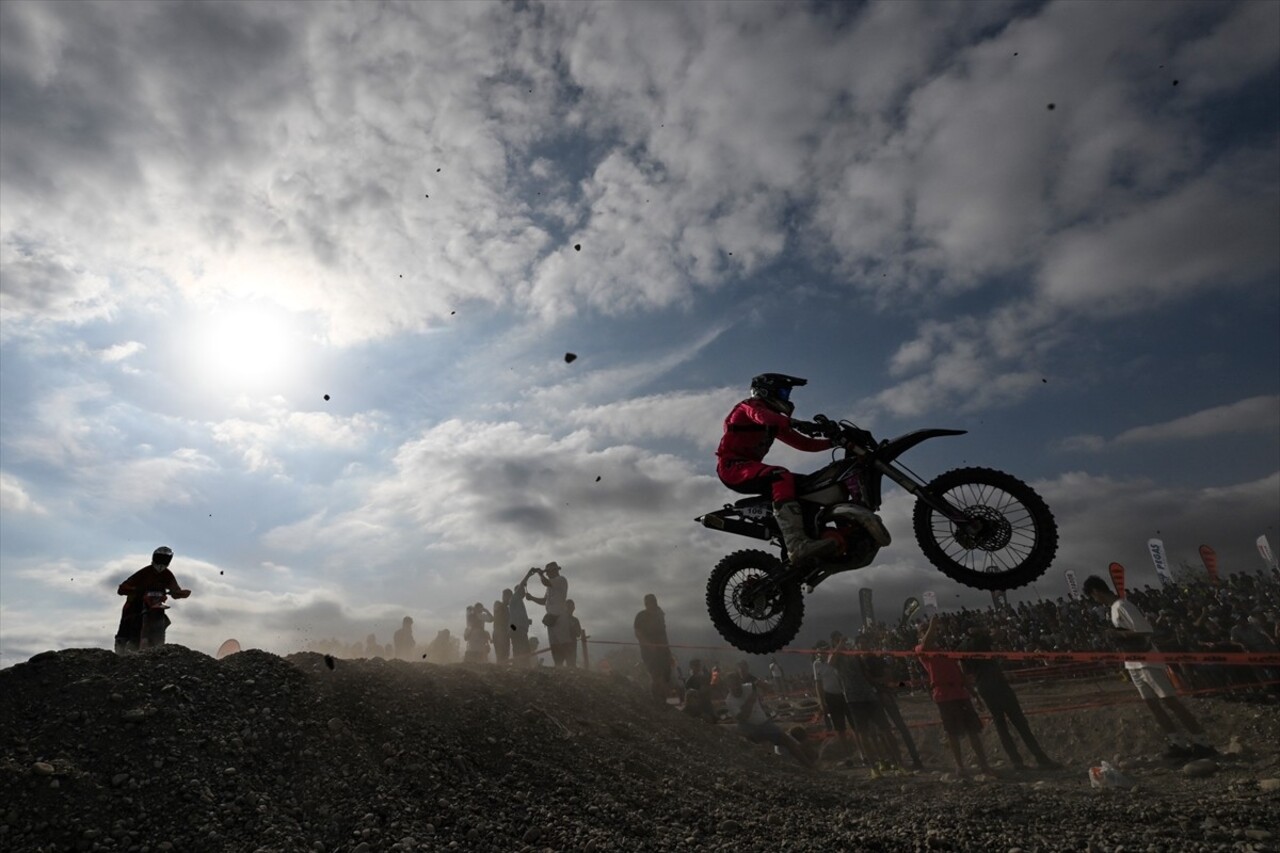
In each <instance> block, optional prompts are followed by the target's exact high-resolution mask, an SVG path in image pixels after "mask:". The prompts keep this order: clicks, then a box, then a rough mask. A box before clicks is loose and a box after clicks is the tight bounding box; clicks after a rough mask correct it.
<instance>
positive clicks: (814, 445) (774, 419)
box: [716, 397, 832, 463]
mask: <svg viewBox="0 0 1280 853" xmlns="http://www.w3.org/2000/svg"><path fill="white" fill-rule="evenodd" d="M775 438H777V439H780V440H781V441H782V443H783V444H788V445H790V446H791V447H794V448H795V449H796V450H808V451H818V450H828V449H830V448H831V446H832V444H831V441H830V440H829V439H825V438H810V437H809V436H807V435H801V434H800V433H798V432H796V431H795V430H794V429H792V428H791V418H789V417H787V416H786V415H784V414H782V413H781V412H779V411H776V410H774V409H771V408H769V404H767V403H766V402H765V401H764V400H761V399H760V398H759V397H749V398H747V399H746V400H743V401H742V402H741V403H739V404H738V405H736V406H734V407H733V411H731V412H729V416H728V417H727V418H725V419H724V437H723V438H721V439H720V446H719V447H718V448H717V449H716V456H718V457H719V458H720V461H721V463H724V462H726V461H731V460H733V461H736V460H743V459H747V460H751V461H753V462H759V461H760V460H762V459H764V457H765V454H766V453H768V452H769V448H771V447H773V440H774V439H775Z"/></svg>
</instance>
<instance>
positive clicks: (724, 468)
mask: <svg viewBox="0 0 1280 853" xmlns="http://www.w3.org/2000/svg"><path fill="white" fill-rule="evenodd" d="M807 384H809V382H808V380H807V379H800V378H799V377H796V376H787V375H786V374H783V373H762V374H760V375H759V376H757V377H755V378H754V379H752V380H751V396H750V397H748V398H747V399H745V400H743V401H742V402H741V403H738V404H737V405H736V406H734V407H733V410H732V411H731V412H729V416H728V417H727V418H725V419H724V437H723V438H721V440H720V447H719V448H717V450H716V456H717V458H718V460H719V461H718V462H717V463H716V474H717V475H719V477H720V482H722V483H724V484H725V485H726V486H728V487H729V488H731V489H733V490H734V491H735V492H740V493H742V494H747V495H761V494H769V495H771V497H772V498H773V517H774V519H776V520H777V522H778V529H779V530H780V531H781V533H782V537H783V541H784V542H785V543H786V547H787V554H788V555H789V558H790V560H791V562H792V563H793V564H796V565H799V564H803V563H806V562H809V561H811V560H814V559H817V558H819V557H823V556H827V555H829V554H832V553H834V552H835V551H836V550H837V548H838V547H839V546H838V544H837V543H836V542H835V541H833V540H831V539H814V538H812V537H810V536H809V533H808V531H806V530H805V526H804V515H803V513H802V512H801V510H800V504H799V503H798V502H797V501H796V481H795V475H794V474H792V473H791V472H790V471H788V470H787V469H786V468H783V467H781V466H780V465H766V464H765V463H764V462H763V461H762V460H763V459H764V457H765V454H766V453H768V452H769V448H771V447H772V446H773V440H774V439H775V438H778V439H781V440H782V442H783V443H784V444H788V445H790V446H791V447H794V448H796V449H797V450H806V451H814V452H816V451H820V450H830V449H831V448H832V447H833V444H832V442H831V440H830V439H828V438H811V437H809V436H807V435H803V434H801V432H798V431H797V428H799V429H801V430H803V431H805V432H813V433H821V432H822V429H821V428H820V427H819V426H818V425H817V424H811V423H807V422H805V421H799V420H793V419H792V418H791V414H792V413H793V412H794V411H795V409H796V407H795V404H794V403H792V402H791V389H792V388H795V387H797V386H801V385H807ZM866 439H867V441H868V443H871V435H870V433H868V434H867V435H866ZM869 515H870V514H869ZM873 518H874V516H873ZM878 522H879V519H878V518H877V519H875V520H874V522H872V523H873V524H875V523H878ZM881 529H882V530H883V526H882V525H881Z"/></svg>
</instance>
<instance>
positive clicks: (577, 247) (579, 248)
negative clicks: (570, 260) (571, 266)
mask: <svg viewBox="0 0 1280 853" xmlns="http://www.w3.org/2000/svg"><path fill="white" fill-rule="evenodd" d="M573 250H574V251H575V252H581V251H582V244H581V243H574V244H573Z"/></svg>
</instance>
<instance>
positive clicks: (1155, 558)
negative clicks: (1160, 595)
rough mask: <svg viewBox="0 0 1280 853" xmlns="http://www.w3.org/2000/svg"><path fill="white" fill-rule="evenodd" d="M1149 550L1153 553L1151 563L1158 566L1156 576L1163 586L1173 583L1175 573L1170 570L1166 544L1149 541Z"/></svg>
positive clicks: (1158, 541) (1155, 540)
mask: <svg viewBox="0 0 1280 853" xmlns="http://www.w3.org/2000/svg"><path fill="white" fill-rule="evenodd" d="M1147 550H1148V551H1150V552H1151V562H1153V563H1155V565H1156V576H1157V577H1158V578H1160V583H1161V585H1163V586H1169V585H1171V584H1172V583H1173V572H1171V571H1170V570H1169V558H1168V557H1166V556H1165V553H1164V542H1163V541H1162V540H1160V539H1148V540H1147Z"/></svg>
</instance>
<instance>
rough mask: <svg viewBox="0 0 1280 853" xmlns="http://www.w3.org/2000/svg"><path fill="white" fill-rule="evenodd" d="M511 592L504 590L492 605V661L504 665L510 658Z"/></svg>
mask: <svg viewBox="0 0 1280 853" xmlns="http://www.w3.org/2000/svg"><path fill="white" fill-rule="evenodd" d="M511 634H512V631H511V590H509V589H504V590H503V591H502V598H501V599H500V600H498V601H495V602H494V603H493V660H494V663H497V664H499V665H502V664H505V663H506V662H507V661H508V659H510V657H511Z"/></svg>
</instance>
